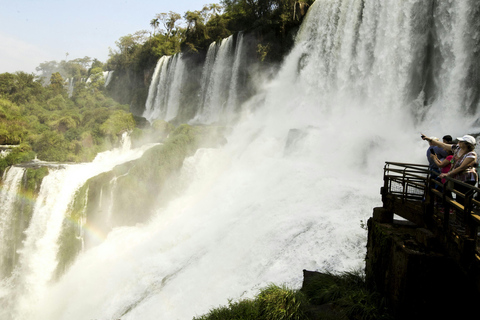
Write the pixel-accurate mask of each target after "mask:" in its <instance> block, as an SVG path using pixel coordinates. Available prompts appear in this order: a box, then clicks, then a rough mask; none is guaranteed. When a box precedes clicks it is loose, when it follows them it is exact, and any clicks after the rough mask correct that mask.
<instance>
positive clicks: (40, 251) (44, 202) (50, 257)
mask: <svg viewBox="0 0 480 320" xmlns="http://www.w3.org/2000/svg"><path fill="white" fill-rule="evenodd" d="M123 142H124V144H125V145H126V146H127V148H126V147H124V146H122V147H120V148H118V149H114V150H112V151H107V152H103V153H100V154H98V155H97V157H96V158H95V160H94V161H93V162H92V163H86V164H74V165H62V166H57V168H56V169H55V168H53V167H52V168H50V173H49V174H48V175H47V176H46V177H45V178H44V179H43V182H42V185H41V188H40V193H39V195H38V198H37V200H36V202H35V207H34V210H33V215H32V219H31V221H30V224H29V226H28V229H27V230H26V231H25V240H24V243H23V247H22V248H21V249H19V250H18V253H19V255H20V258H19V261H18V263H17V265H16V266H15V270H14V272H13V273H12V275H11V276H10V277H8V278H4V279H3V280H2V283H1V285H0V303H1V304H2V306H3V307H2V311H0V318H1V319H7V318H8V319H31V317H34V316H33V314H34V313H31V306H32V303H34V302H35V301H38V300H39V299H40V298H41V297H42V295H43V292H44V291H45V289H46V286H47V285H48V283H49V282H50V281H52V279H53V275H54V271H55V269H56V267H57V264H58V260H57V252H58V248H59V243H58V240H59V236H60V233H61V229H62V223H63V221H64V219H65V218H66V214H67V212H68V210H69V205H70V204H71V203H72V200H73V196H74V195H75V193H76V191H77V190H78V189H79V188H80V187H81V186H82V185H83V184H84V183H85V182H86V181H87V180H88V179H89V178H91V177H93V176H95V175H98V174H100V173H101V172H105V171H109V170H111V169H112V168H113V167H114V166H116V165H118V164H121V163H124V162H126V161H131V160H134V159H137V158H139V157H140V156H141V155H142V154H143V152H144V151H145V150H147V149H148V148H150V147H151V146H152V144H149V145H145V146H143V147H141V148H139V149H129V148H128V146H130V143H131V142H130V139H129V138H128V136H127V135H126V134H124V136H123ZM9 172H15V178H9V177H10V176H11V174H8V175H7V179H6V180H5V181H6V182H5V183H6V184H7V185H11V186H12V187H10V188H9V189H11V188H13V186H14V183H13V182H12V181H18V179H19V178H18V177H19V176H21V174H22V171H21V170H19V169H18V168H16V167H14V168H12V169H10V171H9ZM7 191H9V190H7ZM12 192H14V193H15V190H13V191H9V192H8V193H9V194H12ZM8 198H11V195H10V196H9V195H8V194H7V196H6V197H5V201H4V197H3V196H2V199H1V200H2V204H3V203H4V202H5V203H11V202H12V201H11V200H9V199H8ZM3 211H4V208H3V207H2V217H6V216H7V215H8V211H6V212H5V214H4V212H3ZM2 220H4V219H2ZM5 220H7V218H6V219H5ZM2 222H4V221H2ZM7 222H8V221H7ZM5 224H6V222H5V223H3V226H2V227H4V228H2V230H1V231H3V232H5V230H8V226H5ZM5 227H7V228H5ZM12 288H14V291H11V290H12Z"/></svg>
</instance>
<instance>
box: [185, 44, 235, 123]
mask: <svg viewBox="0 0 480 320" xmlns="http://www.w3.org/2000/svg"><path fill="white" fill-rule="evenodd" d="M217 46H218V48H212V46H210V50H212V49H213V50H215V60H214V62H213V64H212V67H211V70H210V68H208V69H206V70H205V71H206V72H208V75H206V77H208V80H207V83H208V85H207V86H206V87H205V88H204V92H202V95H203V97H204V100H203V105H202V107H201V108H200V109H199V112H198V113H197V115H196V116H195V119H194V120H193V122H199V123H205V124H211V123H216V122H218V121H219V120H220V119H221V117H222V116H223V114H224V109H225V105H226V103H227V101H228V93H229V92H230V91H229V89H230V83H231V79H232V64H233V61H232V58H233V54H232V51H233V36H230V37H228V38H226V39H223V40H222V42H221V43H220V44H219V45H217ZM207 55H208V54H207Z"/></svg>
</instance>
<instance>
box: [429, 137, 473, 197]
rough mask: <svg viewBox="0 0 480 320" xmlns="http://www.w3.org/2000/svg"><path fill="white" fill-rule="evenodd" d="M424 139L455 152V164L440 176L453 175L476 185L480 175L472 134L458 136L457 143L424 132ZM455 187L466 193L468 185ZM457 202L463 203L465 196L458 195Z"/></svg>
mask: <svg viewBox="0 0 480 320" xmlns="http://www.w3.org/2000/svg"><path fill="white" fill-rule="evenodd" d="M422 139H423V140H426V141H428V142H430V143H431V144H432V145H435V146H438V147H441V148H443V149H444V150H445V151H447V152H448V151H449V150H450V151H451V152H453V164H452V167H451V169H450V171H449V172H448V173H442V174H440V176H439V177H440V178H444V177H451V178H453V179H457V180H460V181H462V182H465V183H467V184H470V185H472V186H475V185H476V183H477V181H478V175H477V171H476V169H475V167H476V166H477V154H476V153H475V151H474V150H475V144H476V140H475V138H474V137H472V136H470V135H464V136H463V137H460V138H457V140H458V143H457V144H453V145H451V144H447V143H443V142H440V141H438V140H432V139H431V138H429V137H427V136H425V135H424V134H422ZM455 189H456V190H458V191H460V192H461V193H463V194H465V192H466V191H467V190H468V187H466V186H462V185H457V186H455ZM457 202H459V203H460V204H463V198H461V197H457Z"/></svg>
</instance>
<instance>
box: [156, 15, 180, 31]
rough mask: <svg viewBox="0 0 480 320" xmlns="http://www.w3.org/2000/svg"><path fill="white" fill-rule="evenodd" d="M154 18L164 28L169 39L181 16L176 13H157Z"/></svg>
mask: <svg viewBox="0 0 480 320" xmlns="http://www.w3.org/2000/svg"><path fill="white" fill-rule="evenodd" d="M155 18H156V19H157V20H158V21H161V22H162V24H163V26H164V27H165V30H166V33H167V37H170V35H171V34H172V31H173V30H174V29H175V24H176V23H177V21H178V20H180V19H181V18H182V16H181V15H180V14H178V13H176V12H173V11H170V12H169V13H157V15H156V16H155Z"/></svg>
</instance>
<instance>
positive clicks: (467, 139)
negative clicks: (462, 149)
mask: <svg viewBox="0 0 480 320" xmlns="http://www.w3.org/2000/svg"><path fill="white" fill-rule="evenodd" d="M457 140H458V141H465V142H467V143H470V144H473V145H475V144H476V143H477V141H476V140H475V138H474V137H472V136H469V135H468V134H466V135H464V136H463V137H461V138H457Z"/></svg>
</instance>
